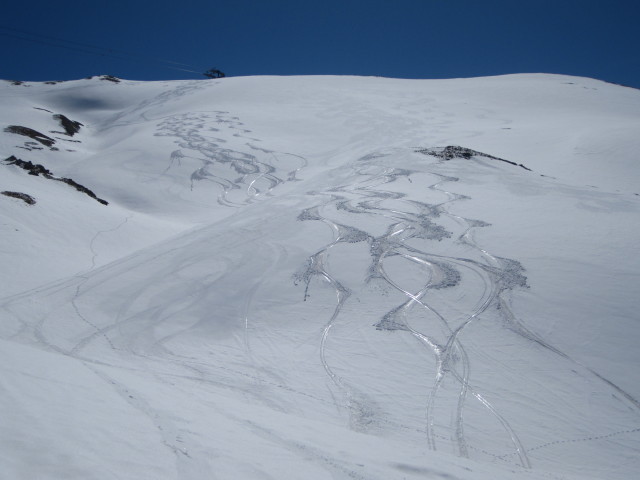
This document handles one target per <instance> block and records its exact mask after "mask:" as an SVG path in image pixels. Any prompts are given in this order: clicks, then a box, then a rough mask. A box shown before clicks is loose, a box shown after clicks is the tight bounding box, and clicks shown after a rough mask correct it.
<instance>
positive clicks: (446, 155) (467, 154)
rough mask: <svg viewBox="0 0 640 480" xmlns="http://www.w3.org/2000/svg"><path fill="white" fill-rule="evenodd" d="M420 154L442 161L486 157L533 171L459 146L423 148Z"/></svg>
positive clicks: (519, 164)
mask: <svg viewBox="0 0 640 480" xmlns="http://www.w3.org/2000/svg"><path fill="white" fill-rule="evenodd" d="M418 153H424V154H425V155H431V156H433V157H437V158H441V159H442V160H453V159H454V158H463V159H465V160H469V159H471V158H472V157H484V158H489V159H491V160H497V161H499V162H505V163H508V164H510V165H515V166H516V167H520V168H524V169H525V170H529V171H531V169H530V168H527V167H525V166H524V165H523V164H521V163H516V162H512V161H511V160H505V159H504V158H499V157H494V156H493V155H489V154H487V153H482V152H478V151H476V150H472V149H470V148H466V147H459V146H457V145H449V146H447V147H444V148H442V147H439V148H423V149H420V150H418Z"/></svg>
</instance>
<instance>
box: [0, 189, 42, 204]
mask: <svg viewBox="0 0 640 480" xmlns="http://www.w3.org/2000/svg"><path fill="white" fill-rule="evenodd" d="M0 194H2V195H6V196H7V197H12V198H19V199H20V200H22V201H23V202H24V203H26V204H27V205H35V204H36V199H35V198H33V197H32V196H31V195H27V194H26V193H22V192H8V191H4V192H0Z"/></svg>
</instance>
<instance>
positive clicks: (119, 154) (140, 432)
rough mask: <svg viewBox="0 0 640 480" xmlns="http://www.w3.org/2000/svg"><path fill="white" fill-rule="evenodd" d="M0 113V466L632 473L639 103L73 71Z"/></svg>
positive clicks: (55, 472) (10, 92)
mask: <svg viewBox="0 0 640 480" xmlns="http://www.w3.org/2000/svg"><path fill="white" fill-rule="evenodd" d="M0 105H1V106H2V108H1V110H0V111H1V112H2V130H4V129H5V128H7V127H9V126H22V127H28V128H30V129H33V130H35V131H37V132H39V133H41V134H43V135H46V136H48V137H51V138H53V139H54V140H55V142H56V143H55V144H54V145H53V149H52V147H51V146H46V145H43V144H41V143H39V142H38V141H36V140H33V139H31V138H29V137H27V136H23V135H18V134H16V133H11V132H9V131H3V132H0V170H1V173H0V192H17V193H24V194H27V195H30V196H31V197H33V198H34V199H35V201H36V203H35V204H34V205H28V204H27V203H26V202H25V201H23V200H22V199H20V198H17V197H16V196H9V195H0V265H2V272H3V274H2V276H0V282H1V284H0V307H1V308H0V369H1V370H2V373H1V374H0V408H1V410H2V412H3V413H2V415H1V416H0V429H1V431H2V432H3V435H2V437H1V439H0V478H7V479H18V478H24V479H27V478H29V479H32V478H34V479H35V478H37V479H83V480H87V479H131V480H134V479H135V480H139V479H153V480H157V479H181V480H182V479H191V480H201V479H229V478H242V479H283V478H291V479H298V478H299V479H343V478H344V479H375V480H382V479H396V478H397V479H405V478H406V479H411V478H434V479H436V478H440V479H449V480H450V479H471V480H485V479H495V478H500V479H534V480H537V479H567V480H569V479H585V478H592V479H607V480H610V479H614V480H615V479H620V480H622V479H632V478H636V475H637V472H638V471H639V469H640V368H639V367H640V350H639V349H638V348H637V342H638V340H639V339H640V324H639V323H638V321H639V318H638V313H637V312H638V311H640V296H639V295H638V287H639V286H640V255H639V253H640V252H639V249H638V239H639V238H640V195H639V194H640V186H639V185H638V179H639V178H640V162H638V151H640V135H638V132H640V92H638V91H637V90H634V89H630V88H626V87H621V86H617V85H612V84H607V83H603V82H600V81H596V80H591V79H587V78H577V77H567V76H558V75H541V74H538V75H509V76H502V77H488V78H474V79H454V80H396V79H385V78H359V77H244V78H242V77H241V78H226V79H220V80H202V81H171V82H134V81H126V80H122V81H120V82H118V83H116V82H113V81H109V80H105V79H103V78H100V77H96V78H92V79H86V80H78V81H70V82H62V83H53V84H52V83H24V84H20V85H16V84H13V83H11V82H0ZM55 115H64V116H65V117H67V118H68V119H70V120H71V121H77V122H80V123H81V124H82V126H81V127H80V130H79V132H78V133H76V134H74V135H73V136H69V135H68V134H66V133H65V132H64V129H63V127H62V126H61V125H60V122H59V119H56V117H55ZM449 146H459V147H463V149H469V150H463V149H445V147H449ZM445 152H457V153H455V154H452V155H445ZM461 152H466V153H465V154H463V153H461ZM11 156H14V157H16V158H19V159H21V160H24V161H30V162H32V163H33V164H40V165H43V166H44V167H45V168H46V169H48V170H49V171H50V172H51V173H52V175H54V176H55V177H56V178H69V179H72V180H73V181H74V182H76V183H77V184H80V185H82V186H83V187H85V188H87V189H89V190H91V191H92V192H94V193H95V195H96V196H97V197H99V198H101V199H105V200H106V201H107V202H108V205H103V204H101V203H99V202H97V201H96V200H95V199H94V198H91V197H90V196H89V195H87V194H85V193H83V192H81V191H78V190H76V189H75V188H73V187H72V186H71V185H69V184H65V183H63V182H60V181H53V180H52V179H50V178H46V177H45V176H42V175H39V176H35V175H29V174H28V172H27V171H25V170H23V169H21V168H19V167H18V166H17V165H10V164H9V163H10V162H6V161H2V160H4V159H8V158H10V157H11ZM523 167H524V168H523Z"/></svg>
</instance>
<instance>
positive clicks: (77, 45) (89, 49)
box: [0, 25, 202, 75]
mask: <svg viewBox="0 0 640 480" xmlns="http://www.w3.org/2000/svg"><path fill="white" fill-rule="evenodd" d="M0 29H4V30H9V31H10V32H17V33H19V34H20V35H17V34H16V33H10V32H6V31H5V32H2V31H0V35H2V36H5V37H11V38H16V39H18V40H24V41H28V42H33V43H39V44H41V45H47V46H51V47H56V48H64V49H67V50H73V51H76V52H81V53H86V54H89V55H97V56H101V57H111V58H116V59H118V60H127V61H134V60H145V61H147V62H155V63H162V64H164V67H165V68H169V69H171V70H179V71H183V72H189V73H197V74H200V75H201V74H202V72H201V71H198V70H191V69H188V68H182V67H181V66H184V67H191V68H198V67H196V66H193V65H189V64H186V63H181V62H174V61H171V60H165V59H161V58H154V57H151V56H148V55H142V54H138V53H131V52H127V51H124V50H117V49H111V48H104V47H98V46H95V45H90V44H87V43H82V42H76V41H74V40H66V39H63V38H57V37H52V36H48V35H42V34H39V33H33V32H29V31H27V30H21V29H18V28H13V27H7V26H5V25H0ZM25 35H26V36H25ZM31 37H35V38H31ZM54 42H55V43H54ZM65 44H68V45H65Z"/></svg>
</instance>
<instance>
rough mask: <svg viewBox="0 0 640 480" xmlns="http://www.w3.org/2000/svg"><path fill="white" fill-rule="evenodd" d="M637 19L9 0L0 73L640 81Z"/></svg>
mask: <svg viewBox="0 0 640 480" xmlns="http://www.w3.org/2000/svg"><path fill="white" fill-rule="evenodd" d="M639 18H640V2H639V1H638V0H529V1H527V0H511V1H507V0H342V1H336V0H323V1H318V0H186V1H185V0H183V1H178V0H153V1H150V0H128V1H123V0H82V1H79V0H64V1H54V0H46V1H45V0H28V1H19V0H15V1H8V2H5V5H4V6H3V8H2V16H1V17H0V27H1V28H0V52H1V56H0V59H1V61H0V78H4V79H19V80H34V81H35V80H67V79H74V78H82V77H86V76H88V75H98V74H111V75H115V76H118V77H122V78H128V79H136V80H155V79H184V78H204V77H202V76H201V75H198V73H192V72H184V71H180V70H174V69H171V68H168V67H169V66H170V65H171V64H168V63H164V62H162V61H160V60H169V61H174V62H181V63H183V64H186V65H187V66H184V67H182V68H185V69H187V70H194V71H195V72H202V71H204V70H206V69H208V68H211V67H217V68H219V69H220V70H222V71H224V72H226V73H227V75H231V76H237V75H309V74H339V75H347V74H349V75H351V74H352V75H380V76H386V77H401V78H450V77H471V76H482V75H498V74H504V73H524V72H545V73H564V74H570V75H581V76H588V77H594V78H599V79H602V80H607V81H610V82H616V83H622V84H626V85H629V86H634V87H640V53H639V51H640V26H639V24H638V20H639ZM10 29H12V30H10ZM35 35H40V36H35ZM29 39H30V40H29ZM55 39H62V40H67V41H68V42H61V41H59V40H55ZM69 42H76V43H69ZM55 45H58V46H55ZM61 45H62V46H66V47H69V48H60V46H61ZM91 47H100V48H99V49H95V48H91ZM105 53H106V55H105ZM114 57H119V58H114ZM158 59H160V60H158Z"/></svg>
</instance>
